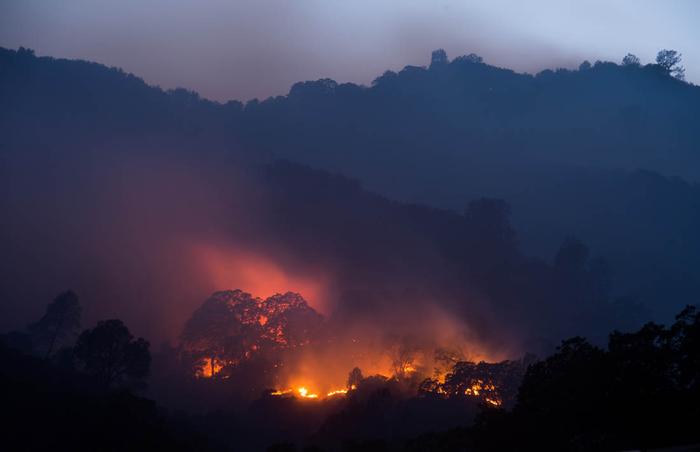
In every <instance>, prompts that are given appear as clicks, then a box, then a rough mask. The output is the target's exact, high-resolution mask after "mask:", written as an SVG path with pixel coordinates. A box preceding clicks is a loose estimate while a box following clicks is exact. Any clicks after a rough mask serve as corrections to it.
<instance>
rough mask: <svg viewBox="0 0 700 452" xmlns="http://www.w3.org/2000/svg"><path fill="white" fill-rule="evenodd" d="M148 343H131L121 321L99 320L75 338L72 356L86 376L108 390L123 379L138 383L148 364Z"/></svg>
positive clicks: (137, 340) (131, 338)
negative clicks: (88, 375) (94, 325)
mask: <svg viewBox="0 0 700 452" xmlns="http://www.w3.org/2000/svg"><path fill="white" fill-rule="evenodd" d="M148 348H149V343H148V341H146V340H145V339H143V338H138V339H135V340H134V337H133V336H132V335H131V333H130V332H129V329H128V328H127V327H126V325H124V323H123V322H122V321H121V320H116V319H115V320H103V321H101V322H98V324H97V326H96V327H95V328H93V329H89V330H85V331H83V332H82V333H81V334H80V337H78V341H77V343H76V345H75V349H74V352H75V356H76V358H77V359H78V361H80V362H81V363H82V365H83V369H84V370H85V372H87V373H88V374H90V375H92V376H94V377H95V379H96V380H97V381H98V382H100V383H101V384H102V385H103V386H104V387H106V388H110V387H112V386H114V385H117V384H119V383H121V382H122V381H123V380H124V379H127V378H128V379H130V380H133V381H134V382H136V383H141V382H142V380H143V379H144V378H145V377H146V376H148V373H149V368H150V364H151V354H150V352H149V350H148Z"/></svg>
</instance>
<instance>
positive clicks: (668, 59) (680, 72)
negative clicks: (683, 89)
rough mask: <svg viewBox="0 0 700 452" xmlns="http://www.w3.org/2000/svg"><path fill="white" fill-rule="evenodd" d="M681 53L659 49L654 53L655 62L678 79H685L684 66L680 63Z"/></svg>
mask: <svg viewBox="0 0 700 452" xmlns="http://www.w3.org/2000/svg"><path fill="white" fill-rule="evenodd" d="M681 56H682V55H681V54H680V53H678V52H676V51H675V50H668V49H664V50H660V51H659V53H658V54H657V55H656V64H658V65H659V66H661V68H662V69H663V70H664V71H665V72H666V73H667V74H669V75H672V76H674V77H676V78H677V79H678V80H685V68H684V67H683V66H682V65H681V64H680V63H681Z"/></svg>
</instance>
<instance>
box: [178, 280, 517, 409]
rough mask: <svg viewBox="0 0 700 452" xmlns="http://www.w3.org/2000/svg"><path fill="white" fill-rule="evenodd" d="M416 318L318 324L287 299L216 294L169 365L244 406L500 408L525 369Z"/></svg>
mask: <svg viewBox="0 0 700 452" xmlns="http://www.w3.org/2000/svg"><path fill="white" fill-rule="evenodd" d="M418 317H419V318H420V319H421V320H420V321H419V322H418V323H414V324H413V325H407V324H406V322H405V321H404V322H402V321H399V320H397V319H396V318H394V319H393V321H388V320H386V319H385V318H384V317H381V316H380V317H378V318H375V319H374V321H369V320H357V319H345V320H344V319H342V318H341V319H339V318H337V317H334V318H330V319H326V318H324V317H323V316H322V315H321V314H319V313H318V312H316V311H315V310H314V309H313V308H312V307H311V306H309V304H308V303H307V302H306V300H305V299H304V298H303V297H302V296H301V295H299V294H296V293H292V292H288V293H286V294H276V295H273V296H271V297H269V298H267V299H261V298H258V297H254V296H253V295H251V294H249V293H246V292H243V291H241V290H234V291H223V292H217V293H214V294H213V295H212V296H211V297H210V298H209V299H207V300H206V301H205V302H204V303H203V304H202V305H201V306H200V307H199V308H198V309H197V310H196V311H195V312H194V313H193V315H192V317H191V318H190V319H189V320H188V322H187V323H186V325H185V327H184V330H183V332H182V334H181V343H180V346H179V356H180V360H181V361H182V362H183V363H184V364H185V366H186V368H187V369H189V371H188V372H189V373H190V374H191V375H192V376H194V377H195V378H196V379H198V380H207V381H210V382H220V384H229V385H230V387H231V388H233V390H239V391H241V392H245V393H247V394H248V395H249V396H251V398H256V397H260V396H261V395H262V396H263V397H266V398H285V399H286V398H294V399H297V400H316V401H322V400H331V399H337V398H341V397H342V398H348V399H353V398H355V399H356V398H358V397H362V396H361V394H362V393H366V392H368V391H369V392H371V391H376V390H378V388H382V389H383V390H387V391H390V392H391V393H392V394H394V395H396V396H399V397H413V396H419V397H432V398H436V399H439V398H443V399H454V398H464V399H467V400H472V401H479V402H480V403H483V404H487V405H491V406H502V405H504V406H508V405H510V403H511V401H512V400H513V398H514V395H515V394H516V392H517V387H518V384H519V381H520V378H521V376H522V374H523V373H524V370H525V368H526V365H527V363H526V362H525V360H519V361H507V360H506V361H500V362H486V361H487V360H488V358H487V357H486V356H485V355H484V353H483V351H480V350H478V348H479V347H478V346H475V344H473V343H469V341H468V339H466V337H465V336H464V335H460V334H458V333H459V328H458V327H457V326H456V325H455V323H454V321H452V320H450V319H449V318H448V317H446V316H444V315H442V314H440V315H436V314H435V312H429V311H425V312H421V313H419V315H418ZM415 319H416V317H413V321H414V322H415ZM404 320H405V319H404Z"/></svg>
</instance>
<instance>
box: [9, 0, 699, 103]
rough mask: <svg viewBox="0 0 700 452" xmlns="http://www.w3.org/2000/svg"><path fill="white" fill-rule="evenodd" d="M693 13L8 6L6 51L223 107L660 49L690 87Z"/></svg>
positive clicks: (635, 7) (270, 5) (408, 4)
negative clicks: (185, 92) (131, 79)
mask: <svg viewBox="0 0 700 452" xmlns="http://www.w3.org/2000/svg"><path fill="white" fill-rule="evenodd" d="M697 13H698V7H697V5H696V4H694V3H693V2H684V1H678V2H672V3H664V4H662V3H658V2H633V1H623V2H614V3H611V2H605V1H594V2H586V3H585V4H580V3H578V2H558V1H553V0H544V1H540V2H535V3H533V2H528V3H527V4H523V3H522V2H518V1H506V0H501V1H495V2H464V1H457V0H442V1H439V2H434V1H427V0H411V1H398V0H382V1H369V0H360V1H353V2H341V1H322V0H309V1H303V2H289V1H284V0H265V1H253V0H242V1H241V0H239V1H236V2H224V1H219V0H207V1H200V2H191V1H183V0H178V1H166V0H155V1H150V2H140V1H133V0H129V1H122V2H109V1H100V2H91V1H84V0H68V1H64V2H60V3H56V2H45V1H41V0H21V1H20V0H9V1H4V2H2V5H0V45H3V46H5V47H15V48H16V47H19V46H24V47H30V48H33V49H35V50H36V52H37V54H40V55H51V56H56V57H65V58H78V59H86V60H90V61H97V62H101V63H104V64H107V65H110V66H117V67H121V68H123V69H124V70H126V71H128V72H133V73H135V74H138V75H139V76H141V77H143V78H144V79H145V80H146V81H147V82H149V83H151V84H156V85H160V86H162V87H164V88H175V87H180V86H181V87H185V88H189V89H194V90H196V91H198V92H199V93H200V94H202V95H203V96H205V97H207V98H211V99H215V100H219V101H226V100H230V99H239V100H247V99H251V98H254V97H258V98H267V97H268V96H272V95H279V94H285V93H287V91H288V89H289V87H290V86H291V85H292V84H293V83H295V82H297V81H300V80H315V79H318V78H322V77H330V78H333V79H335V80H338V81H351V82H356V83H363V84H369V83H370V82H371V81H372V79H373V78H374V77H376V76H377V75H378V74H381V73H382V72H384V71H385V70H387V69H392V70H398V69H400V68H402V67H403V66H405V65H407V64H418V65H422V64H425V56H426V55H428V54H429V52H430V51H431V50H433V49H436V48H445V49H446V50H447V51H448V53H449V54H450V55H452V56H458V55H463V54H468V53H472V52H475V53H477V54H479V55H481V56H483V57H484V58H485V60H486V61H487V62H489V63H490V64H494V65H497V66H503V67H509V68H513V69H515V70H518V71H527V72H537V71H539V70H542V69H544V68H550V67H559V66H561V67H569V68H571V67H576V66H578V64H579V63H580V62H581V61H582V60H584V59H590V60H591V61H594V60H597V59H603V60H606V59H607V60H611V61H619V60H620V59H621V58H622V56H623V55H625V54H626V53H627V52H633V53H635V54H637V55H638V56H639V57H640V58H641V59H642V62H651V61H652V60H653V58H654V56H655V55H656V52H657V51H658V50H659V49H660V47H659V46H662V47H665V48H676V49H678V50H680V51H681V52H683V54H684V56H685V59H686V61H688V62H689V63H688V64H687V73H686V75H687V78H688V79H689V80H690V81H695V80H697V79H698V75H699V72H698V70H697V69H696V67H695V66H694V63H692V62H693V61H700V55H698V54H697V48H696V46H695V45H694V43H695V42H697V40H698V38H700V36H698V31H697V29H696V27H693V26H692V24H693V23H694V21H693V17H695V19H697Z"/></svg>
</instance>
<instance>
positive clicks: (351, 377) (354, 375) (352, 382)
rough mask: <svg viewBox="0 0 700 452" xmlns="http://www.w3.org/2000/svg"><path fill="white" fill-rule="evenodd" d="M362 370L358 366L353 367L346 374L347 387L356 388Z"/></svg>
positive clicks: (360, 378)
mask: <svg viewBox="0 0 700 452" xmlns="http://www.w3.org/2000/svg"><path fill="white" fill-rule="evenodd" d="M362 379H363V376H362V370H360V368H359V367H355V368H354V369H352V370H351V371H350V373H349V374H348V389H351V388H357V387H358V386H360V383H361V382H362Z"/></svg>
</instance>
